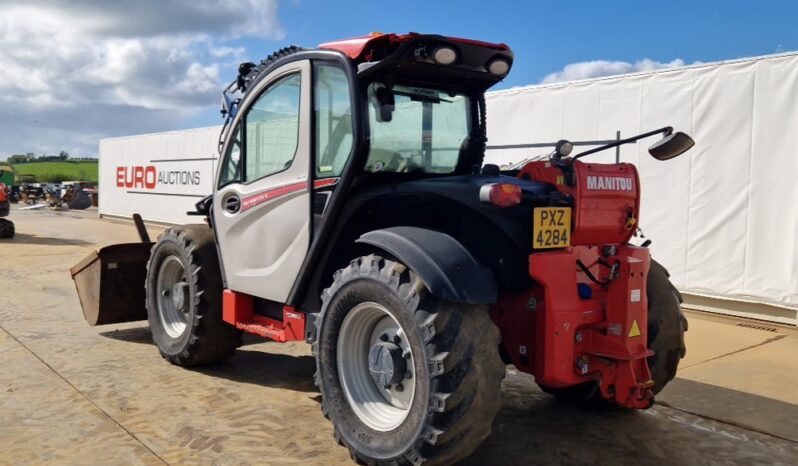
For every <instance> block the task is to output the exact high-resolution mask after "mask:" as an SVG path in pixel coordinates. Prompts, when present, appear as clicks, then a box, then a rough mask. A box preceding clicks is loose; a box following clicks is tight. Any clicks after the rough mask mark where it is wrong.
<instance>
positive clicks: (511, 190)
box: [479, 183, 521, 207]
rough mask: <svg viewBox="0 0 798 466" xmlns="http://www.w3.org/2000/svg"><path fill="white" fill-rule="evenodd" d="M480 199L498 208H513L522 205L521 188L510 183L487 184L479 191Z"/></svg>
mask: <svg viewBox="0 0 798 466" xmlns="http://www.w3.org/2000/svg"><path fill="white" fill-rule="evenodd" d="M479 199H480V200H481V201H482V202H490V203H491V204H493V205H495V206H498V207H511V206H514V205H518V204H520V203H521V187H520V186H516V185H514V184H509V183H494V184H486V185H485V186H483V187H482V188H481V189H480V190H479Z"/></svg>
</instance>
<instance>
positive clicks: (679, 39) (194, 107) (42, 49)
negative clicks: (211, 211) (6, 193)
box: [0, 0, 798, 160]
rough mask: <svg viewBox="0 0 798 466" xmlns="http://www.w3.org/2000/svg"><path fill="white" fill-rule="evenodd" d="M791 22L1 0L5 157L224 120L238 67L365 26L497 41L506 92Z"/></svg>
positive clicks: (753, 42) (463, 0)
mask: <svg viewBox="0 0 798 466" xmlns="http://www.w3.org/2000/svg"><path fill="white" fill-rule="evenodd" d="M796 19H798V2H788V1H778V2H750V1H748V2H746V1H736V0H734V1H724V2H720V1H706V2H699V1H693V2H687V1H671V2H639V1H638V2H632V1H614V2H608V1H605V2H598V1H571V2H535V1H526V2H506V1H496V0H494V1H491V2H484V1H483V2H477V1H474V0H460V1H435V0H427V1H416V0H409V1H402V2H398V1H394V2H376V1H353V0H336V1H329V0H328V1H321V0H148V1H147V0H115V1H114V2H108V1H106V0H71V1H70V2H69V3H67V2H63V1H59V0H4V1H3V2H2V3H0V105H2V107H3V109H4V110H3V111H2V112H0V125H2V126H3V128H4V131H2V132H0V160H2V159H3V158H5V157H6V156H8V155H10V154H14V153H25V152H33V153H36V154H41V153H58V151H59V150H61V149H64V150H67V151H69V152H70V153H72V154H75V155H89V156H93V155H96V154H97V141H98V139H100V138H104V137H111V136H121V135H129V134H139V133H145V132H155V131H168V130H176V129H184V128H191V127H197V126H210V125H216V124H219V123H220V121H221V120H220V118H219V116H218V108H217V107H218V102H219V92H220V91H221V88H222V87H223V85H224V84H226V83H227V82H229V81H230V80H232V79H233V78H234V77H235V69H236V67H237V64H238V63H239V62H241V61H247V60H253V61H254V60H258V59H260V58H262V57H264V56H266V55H268V54H269V53H270V52H272V51H274V50H276V49H278V48H280V47H282V46H285V45H289V44H295V45H300V46H304V47H315V46H316V45H318V44H319V43H321V42H325V41H329V40H334V39H340V38H345V37H352V36H358V35H363V34H366V33H369V32H372V31H381V32H407V31H415V32H422V33H437V34H443V35H453V36H460V37H467V38H474V39H481V40H487V41H496V42H505V43H506V44H508V45H510V47H512V49H513V50H514V52H515V57H516V59H515V64H514V68H513V71H512V72H511V74H510V76H509V77H508V78H507V79H506V80H505V81H504V82H503V83H501V84H500V85H499V86H497V88H506V87H512V86H520V85H527V84H536V83H540V82H543V81H546V82H551V81H558V80H560V81H561V80H568V79H577V78H584V77H593V76H601V75H607V74H617V73H622V72H629V71H636V70H641V69H652V68H661V67H669V66H679V65H681V64H691V63H695V62H711V61H718V60H725V59H734V58H740V57H747V56H755V55H764V54H770V53H777V52H786V51H794V50H798V27H796V25H795V22H796ZM53 44H58V46H57V47H54V46H53Z"/></svg>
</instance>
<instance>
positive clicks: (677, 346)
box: [646, 259, 687, 395]
mask: <svg viewBox="0 0 798 466" xmlns="http://www.w3.org/2000/svg"><path fill="white" fill-rule="evenodd" d="M669 276H670V275H669V274H668V271H667V270H666V269H665V267H663V266H662V265H660V264H659V262H657V261H655V260H653V259H652V260H651V266H650V268H649V271H648V281H647V283H646V294H647V296H648V348H649V349H651V350H653V351H654V356H651V357H650V358H648V367H649V369H651V378H652V379H653V380H654V388H652V390H653V392H654V394H655V395H656V394H657V393H659V392H661V391H662V389H663V388H665V385H667V383H668V382H670V381H671V380H673V378H674V377H676V371H677V370H678V369H679V361H681V359H682V358H683V357H684V355H685V354H686V353H687V347H686V346H685V344H684V332H686V331H687V318H686V317H685V316H684V313H683V312H682V307H681V303H682V295H681V293H679V291H678V290H677V289H676V287H674V286H673V284H672V283H671V281H670V279H669Z"/></svg>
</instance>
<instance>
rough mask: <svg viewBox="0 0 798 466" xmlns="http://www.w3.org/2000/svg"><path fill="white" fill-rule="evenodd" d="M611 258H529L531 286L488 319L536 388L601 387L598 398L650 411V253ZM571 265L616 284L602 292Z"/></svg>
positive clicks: (585, 251) (583, 251)
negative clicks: (582, 266)
mask: <svg viewBox="0 0 798 466" xmlns="http://www.w3.org/2000/svg"><path fill="white" fill-rule="evenodd" d="M610 252H612V250H611V249H610ZM614 252H615V254H612V255H607V256H605V257H601V256H600V255H599V254H598V252H597V248H588V247H585V246H576V247H573V248H567V249H563V250H557V251H552V252H542V253H536V254H532V255H531V256H529V273H530V275H531V276H532V278H534V279H535V281H536V282H537V285H536V286H535V287H533V288H532V289H530V290H528V291H525V292H522V293H517V294H504V295H502V296H500V298H499V302H498V303H497V304H496V305H494V306H493V307H492V309H491V317H492V318H493V320H494V322H496V325H497V326H498V327H499V329H500V330H501V335H502V342H503V345H504V348H505V349H506V350H507V352H508V353H509V356H510V359H511V360H512V362H513V364H515V366H516V367H517V368H518V369H519V370H522V371H524V372H528V373H531V374H533V375H534V376H535V379H536V380H537V382H538V383H540V384H541V385H543V386H546V387H551V388H562V387H567V386H573V385H577V384H581V383H585V382H590V381H599V382H600V385H599V388H600V390H601V394H602V397H603V398H605V399H607V400H611V401H613V402H615V403H617V404H619V405H621V406H626V407H629V408H648V407H649V406H651V404H652V402H653V395H652V392H651V390H650V387H652V386H653V381H652V380H651V374H650V372H649V368H648V364H647V363H646V358H647V357H649V356H651V355H652V354H653V352H652V351H650V350H648V349H647V346H646V343H647V333H646V327H647V306H648V304H647V301H646V275H647V273H648V266H649V254H648V249H646V248H638V247H633V246H620V247H618V248H616V250H615V251H614ZM577 259H579V260H580V261H581V262H582V263H583V264H585V265H586V266H587V267H588V269H592V271H591V273H592V275H594V277H595V278H597V279H598V281H602V282H603V281H606V280H608V279H609V277H610V275H611V274H612V275H613V276H614V277H615V278H614V279H612V280H610V281H609V283H608V284H607V285H606V286H601V285H598V284H596V283H592V282H590V280H589V279H588V278H587V275H586V274H585V273H584V272H582V271H577V270H576V265H575V263H576V260H577ZM604 264H607V265H604ZM616 264H617V265H616Z"/></svg>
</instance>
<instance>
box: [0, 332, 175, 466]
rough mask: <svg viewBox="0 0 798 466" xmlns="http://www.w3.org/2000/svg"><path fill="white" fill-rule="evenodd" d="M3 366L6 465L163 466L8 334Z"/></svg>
mask: <svg viewBox="0 0 798 466" xmlns="http://www.w3.org/2000/svg"><path fill="white" fill-rule="evenodd" d="M0 360H2V361H3V363H2V364H0V446H1V448H0V450H2V459H0V463H5V461H11V463H10V464H44V463H47V464H82V463H84V464H85V462H86V460H87V459H88V458H91V459H92V462H98V463H103V464H144V465H150V464H153V465H154V464H163V462H162V461H161V459H160V458H158V457H157V456H156V455H155V454H153V453H152V452H151V451H149V450H148V449H147V448H146V447H145V446H143V445H142V444H141V443H139V442H138V441H137V440H136V439H135V438H134V437H133V436H131V435H130V434H129V433H128V432H127V431H125V430H124V429H123V428H122V427H121V426H120V425H118V424H117V423H116V422H114V420H113V419H112V418H111V417H109V416H107V415H105V414H104V413H103V412H102V411H101V410H100V409H98V408H97V407H96V406H94V405H93V404H92V403H91V402H90V401H89V400H88V399H87V398H85V397H84V396H83V395H82V394H81V393H80V392H78V391H77V390H75V388H74V387H72V386H71V385H70V384H69V383H68V382H67V381H65V380H64V379H62V378H61V377H59V376H58V374H56V373H55V372H53V371H52V370H50V368H48V367H47V366H46V365H45V364H44V363H42V362H41V361H40V360H38V359H37V358H36V357H35V356H34V355H33V354H31V353H30V352H29V351H28V350H26V349H25V348H24V347H23V346H22V345H20V344H19V343H17V342H16V341H15V340H14V339H12V338H11V337H10V336H9V335H8V333H6V332H5V331H3V330H0Z"/></svg>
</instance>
